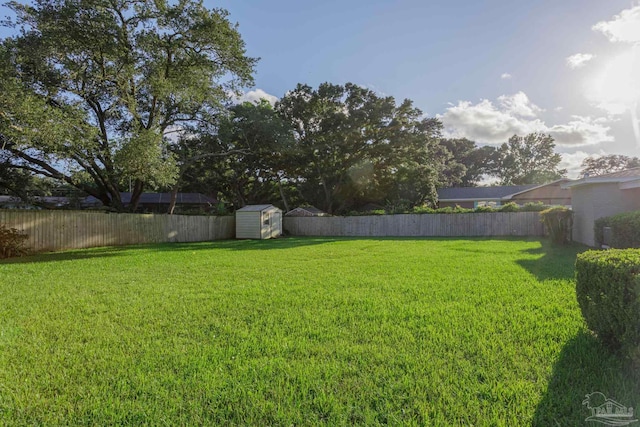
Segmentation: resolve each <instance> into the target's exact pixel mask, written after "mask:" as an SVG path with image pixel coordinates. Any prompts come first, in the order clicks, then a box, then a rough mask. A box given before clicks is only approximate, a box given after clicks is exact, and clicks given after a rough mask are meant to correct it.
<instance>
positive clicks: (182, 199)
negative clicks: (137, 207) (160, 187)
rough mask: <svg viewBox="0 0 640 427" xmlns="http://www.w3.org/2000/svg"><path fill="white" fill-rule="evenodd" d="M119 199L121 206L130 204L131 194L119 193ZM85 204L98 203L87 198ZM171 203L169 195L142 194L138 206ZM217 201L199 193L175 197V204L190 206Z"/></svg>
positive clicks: (89, 197) (91, 198)
mask: <svg viewBox="0 0 640 427" xmlns="http://www.w3.org/2000/svg"><path fill="white" fill-rule="evenodd" d="M120 199H121V200H122V203H123V204H125V205H126V204H128V203H130V202H131V193H128V192H127V193H120ZM85 203H87V204H95V203H100V201H99V200H98V199H96V198H95V197H93V196H88V197H87V198H86V199H85ZM169 203H171V193H142V194H141V195H140V200H139V201H138V204H159V205H168V204H169ZM215 203H217V201H216V200H215V199H212V198H211V197H207V196H205V195H204V194H200V193H178V194H177V195H176V204H178V205H180V204H191V205H206V204H215Z"/></svg>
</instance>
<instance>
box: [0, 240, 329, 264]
mask: <svg viewBox="0 0 640 427" xmlns="http://www.w3.org/2000/svg"><path fill="white" fill-rule="evenodd" d="M335 241H336V239H333V238H326V237H325V238H313V237H304V238H295V237H284V238H279V239H265V240H214V241H210V242H190V243H151V244H143V245H128V246H109V247H99V248H86V249H73V250H69V251H63V252H42V253H35V254H31V255H27V256H23V257H16V258H8V259H3V260H0V265H3V264H31V263H40V262H58V261H70V260H80V259H91V258H105V257H120V256H129V255H131V253H132V252H134V253H135V252H136V251H149V250H153V251H155V252H179V251H190V252H194V251H201V250H211V249H218V250H229V251H252V250H274V249H275V250H277V249H291V248H298V247H303V246H310V245H321V244H325V243H330V242H335Z"/></svg>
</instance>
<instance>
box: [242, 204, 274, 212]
mask: <svg viewBox="0 0 640 427" xmlns="http://www.w3.org/2000/svg"><path fill="white" fill-rule="evenodd" d="M269 209H276V210H280V209H278V208H277V207H275V206H273V205H247V206H245V207H243V208H240V209H238V210H237V211H236V212H262V211H266V210H269Z"/></svg>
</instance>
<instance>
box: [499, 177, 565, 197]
mask: <svg viewBox="0 0 640 427" xmlns="http://www.w3.org/2000/svg"><path fill="white" fill-rule="evenodd" d="M570 181H571V180H570V179H569V178H562V179H558V180H556V181H553V182H548V183H546V184H540V185H536V186H534V187H532V188H527V189H526V190H522V191H518V192H517V193H513V194H509V195H507V196H505V197H504V198H505V199H510V198H512V197H514V196H519V195H521V194H524V193H528V192H529V191H533V190H537V189H538V188H544V187H548V186H550V185H554V184H560V185H561V186H562V185H564V184H566V183H567V182H570ZM561 188H562V187H561ZM562 189H564V188H562Z"/></svg>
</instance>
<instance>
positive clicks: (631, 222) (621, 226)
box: [594, 211, 640, 248]
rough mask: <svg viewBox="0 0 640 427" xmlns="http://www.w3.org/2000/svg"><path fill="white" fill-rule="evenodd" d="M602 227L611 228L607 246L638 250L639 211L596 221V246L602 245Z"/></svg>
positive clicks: (639, 242)
mask: <svg viewBox="0 0 640 427" xmlns="http://www.w3.org/2000/svg"><path fill="white" fill-rule="evenodd" d="M604 227H611V231H612V236H611V242H609V246H611V247H612V248H640V211H634V212H625V213H621V214H618V215H613V216H608V217H605V218H599V219H597V220H596V222H595V226H594V232H595V237H596V244H597V245H598V246H602V244H603V243H604V238H603V237H604V236H603V228H604Z"/></svg>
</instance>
